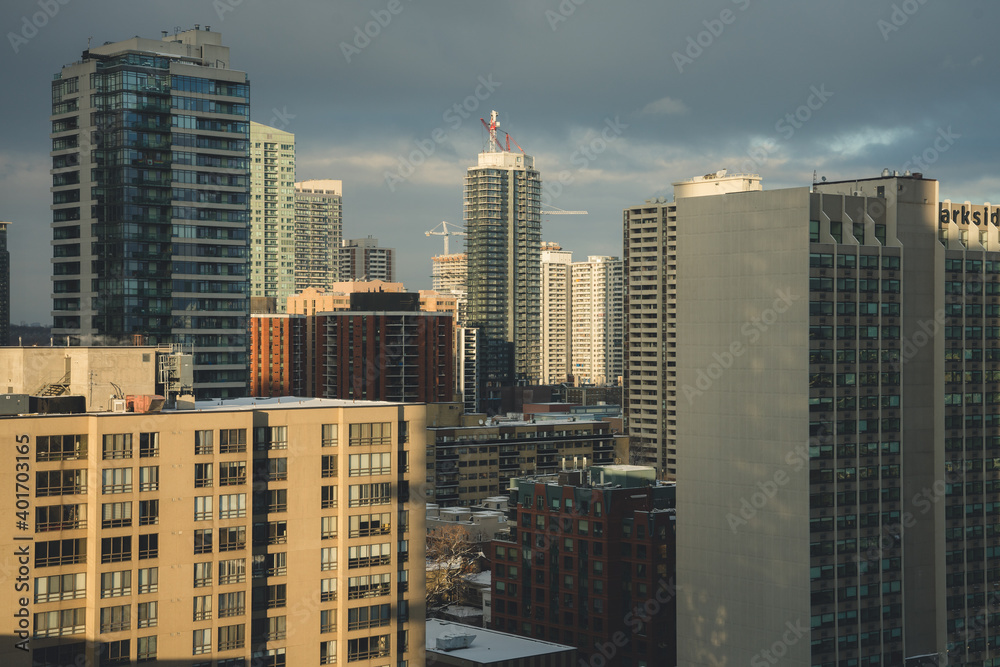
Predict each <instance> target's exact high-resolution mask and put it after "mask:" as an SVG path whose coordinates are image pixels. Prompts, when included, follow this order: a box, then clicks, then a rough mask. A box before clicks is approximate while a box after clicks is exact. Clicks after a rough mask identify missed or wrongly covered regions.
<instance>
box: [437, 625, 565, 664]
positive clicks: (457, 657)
mask: <svg viewBox="0 0 1000 667" xmlns="http://www.w3.org/2000/svg"><path fill="white" fill-rule="evenodd" d="M576 655H577V650H576V648H574V647H573V646H566V645H563V644H554V643H552V642H547V641H540V640H538V639H528V638H525V637H518V636H516V635H511V634H507V633H505V632H497V631H495V630H487V629H485V628H476V627H472V626H468V625H461V624H459V623H453V622H449V621H442V620H439V619H430V620H428V621H427V665H428V667H431V666H433V665H456V666H457V667H542V665H544V666H545V667H575V665H576V664H577V657H576Z"/></svg>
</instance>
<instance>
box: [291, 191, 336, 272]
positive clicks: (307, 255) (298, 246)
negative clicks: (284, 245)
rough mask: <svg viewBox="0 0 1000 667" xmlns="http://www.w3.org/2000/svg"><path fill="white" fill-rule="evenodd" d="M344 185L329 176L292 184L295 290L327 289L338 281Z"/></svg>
mask: <svg viewBox="0 0 1000 667" xmlns="http://www.w3.org/2000/svg"><path fill="white" fill-rule="evenodd" d="M343 196H344V184H343V182H342V181H335V180H330V179H325V180H310V181H302V182H301V183H296V184H295V291H296V292H301V291H302V290H304V289H306V288H309V287H316V288H319V289H327V288H329V287H330V285H331V284H333V283H335V282H337V281H338V280H340V244H341V241H342V238H343V228H344V217H343Z"/></svg>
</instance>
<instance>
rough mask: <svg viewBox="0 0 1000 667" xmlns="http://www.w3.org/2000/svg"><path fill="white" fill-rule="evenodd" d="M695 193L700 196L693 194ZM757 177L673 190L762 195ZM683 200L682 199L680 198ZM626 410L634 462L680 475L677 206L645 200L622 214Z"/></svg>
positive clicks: (718, 178)
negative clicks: (676, 372) (676, 371)
mask: <svg viewBox="0 0 1000 667" xmlns="http://www.w3.org/2000/svg"><path fill="white" fill-rule="evenodd" d="M697 188H704V190H698V189H697ZM760 188H761V185H760V177H759V176H746V175H737V176H726V174H725V171H722V172H719V173H718V174H708V175H707V176H703V177H698V178H694V179H691V180H690V181H688V182H686V183H680V184H679V183H674V192H675V199H679V198H680V197H681V195H682V194H683V195H685V196H686V195H688V194H694V193H698V194H701V193H703V192H704V193H706V194H714V193H725V192H740V191H746V190H760ZM678 193H680V194H678ZM623 232H624V240H623V243H622V248H623V251H624V269H623V270H624V274H625V282H626V294H625V305H624V328H625V336H624V350H623V358H624V361H623V369H624V370H623V376H624V379H623V382H624V396H623V399H622V400H623V403H624V404H623V408H624V410H625V417H626V422H627V427H628V434H629V438H630V441H631V444H630V452H632V454H631V455H632V456H633V460H634V461H636V462H639V463H643V464H646V465H652V466H654V467H656V468H657V469H658V470H660V472H661V474H663V475H665V476H667V477H671V478H672V477H675V476H676V474H677V420H676V407H677V388H676V386H675V383H674V381H673V380H672V375H673V373H674V370H673V369H674V368H675V365H676V363H677V332H676V326H677V303H676V300H677V204H676V202H667V201H666V200H665V199H653V200H647V201H646V202H645V203H644V204H643V205H642V206H634V207H630V208H627V209H625V211H624V228H623Z"/></svg>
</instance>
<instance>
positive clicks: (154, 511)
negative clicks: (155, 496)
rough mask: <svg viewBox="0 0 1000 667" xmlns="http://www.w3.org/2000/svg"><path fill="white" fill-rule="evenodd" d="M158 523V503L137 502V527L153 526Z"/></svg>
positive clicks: (152, 501)
mask: <svg viewBox="0 0 1000 667" xmlns="http://www.w3.org/2000/svg"><path fill="white" fill-rule="evenodd" d="M159 522H160V501H159V500H140V501H139V525H140V526H153V525H156V524H157V523H159Z"/></svg>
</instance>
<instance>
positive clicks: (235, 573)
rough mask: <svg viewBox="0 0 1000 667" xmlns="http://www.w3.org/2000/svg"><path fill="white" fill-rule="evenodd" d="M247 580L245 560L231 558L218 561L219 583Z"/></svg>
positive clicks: (234, 582)
mask: <svg viewBox="0 0 1000 667" xmlns="http://www.w3.org/2000/svg"><path fill="white" fill-rule="evenodd" d="M246 580H247V561H246V559H245V558H233V559H230V560H220V561H219V584H221V585H225V584H242V583H244V582H245V581H246Z"/></svg>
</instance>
